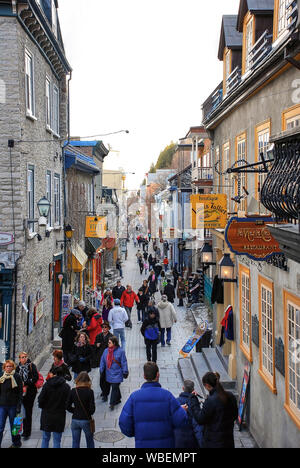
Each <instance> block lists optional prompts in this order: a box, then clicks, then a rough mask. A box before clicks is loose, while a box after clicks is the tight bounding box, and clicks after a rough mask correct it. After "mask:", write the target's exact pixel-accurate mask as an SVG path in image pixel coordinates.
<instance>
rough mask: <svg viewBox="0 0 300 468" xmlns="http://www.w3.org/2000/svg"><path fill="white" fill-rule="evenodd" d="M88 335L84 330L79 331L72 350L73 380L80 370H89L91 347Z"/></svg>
mask: <svg viewBox="0 0 300 468" xmlns="http://www.w3.org/2000/svg"><path fill="white" fill-rule="evenodd" d="M89 342H90V341H89V337H88V336H87V334H86V333H84V332H79V333H78V335H77V337H76V340H75V344H74V347H73V351H72V371H73V372H74V380H75V379H76V378H77V376H78V374H80V372H83V371H84V372H91V369H92V368H91V359H92V347H91V346H90V344H89Z"/></svg>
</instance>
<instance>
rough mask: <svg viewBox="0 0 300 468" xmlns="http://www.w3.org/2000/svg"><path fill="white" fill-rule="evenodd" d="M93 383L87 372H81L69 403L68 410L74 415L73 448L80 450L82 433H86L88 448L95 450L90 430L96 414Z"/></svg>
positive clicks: (72, 427)
mask: <svg viewBox="0 0 300 468" xmlns="http://www.w3.org/2000/svg"><path fill="white" fill-rule="evenodd" d="M91 386H92V381H91V379H90V377H89V375H88V373H87V372H81V373H80V374H79V375H78V377H77V379H76V388H73V389H72V390H71V392H70V394H69V398H68V401H67V410H68V411H69V412H70V413H72V415H73V416H72V424H71V430H72V439H73V440H72V448H80V438H81V431H83V432H84V433H85V438H86V447H87V448H95V443H94V437H93V434H92V432H91V429H90V423H89V421H90V419H91V418H92V415H93V414H94V413H95V410H96V405H95V396H94V392H93V390H92V389H91Z"/></svg>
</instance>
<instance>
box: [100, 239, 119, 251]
mask: <svg viewBox="0 0 300 468" xmlns="http://www.w3.org/2000/svg"><path fill="white" fill-rule="evenodd" d="M115 246H116V239H115V238H114V237H107V238H105V239H103V241H102V244H101V249H107V250H110V249H113V248H114V247H115Z"/></svg>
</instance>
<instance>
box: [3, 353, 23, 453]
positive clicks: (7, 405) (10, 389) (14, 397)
mask: <svg viewBox="0 0 300 468" xmlns="http://www.w3.org/2000/svg"><path fill="white" fill-rule="evenodd" d="M2 371H3V374H2V375H1V377H0V447H1V443H2V438H3V432H4V430H5V424H6V419H7V418H9V423H10V428H11V431H12V428H13V423H14V418H15V417H16V415H17V414H19V413H20V411H21V403H22V394H23V382H22V379H21V377H20V375H19V374H17V373H16V364H15V363H14V362H13V361H11V360H10V359H8V360H6V361H5V362H4V363H3V365H2ZM11 439H12V445H11V448H19V447H21V446H22V443H21V436H20V435H12V432H11Z"/></svg>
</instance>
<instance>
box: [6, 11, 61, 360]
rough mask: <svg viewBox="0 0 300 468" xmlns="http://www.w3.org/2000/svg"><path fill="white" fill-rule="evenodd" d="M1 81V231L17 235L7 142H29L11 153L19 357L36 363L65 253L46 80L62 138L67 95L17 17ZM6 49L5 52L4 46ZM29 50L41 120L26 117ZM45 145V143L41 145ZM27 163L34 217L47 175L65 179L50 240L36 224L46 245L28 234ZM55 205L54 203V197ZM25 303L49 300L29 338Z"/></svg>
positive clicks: (11, 21) (11, 23)
mask: <svg viewBox="0 0 300 468" xmlns="http://www.w3.org/2000/svg"><path fill="white" fill-rule="evenodd" d="M0 43H1V48H0V79H3V80H4V82H5V83H6V88H7V89H6V95H7V98H6V103H5V104H4V105H3V104H0V144H1V146H0V164H1V173H0V176H1V185H0V223H1V224H0V228H1V230H3V231H5V232H12V207H11V203H10V202H11V183H10V168H9V153H8V150H7V139H8V138H13V139H15V140H20V139H22V140H24V141H30V142H31V143H29V142H28V143H25V142H22V143H19V142H16V144H15V148H14V149H13V151H12V158H13V181H14V210H15V224H16V242H15V246H13V245H11V246H8V247H7V249H12V248H13V247H15V249H16V251H17V252H18V253H19V254H20V259H19V261H18V277H17V315H16V323H15V324H13V326H12V330H13V328H14V327H16V353H18V352H19V351H20V350H26V351H28V352H29V353H30V356H31V357H32V358H33V359H34V358H36V357H37V356H38V354H39V353H40V352H41V351H42V350H43V348H45V346H47V345H48V344H49V342H50V340H51V339H52V307H53V304H52V300H53V299H52V297H53V294H52V289H53V282H52V281H49V264H50V263H51V262H52V261H53V255H54V254H56V253H59V252H60V245H59V246H58V247H57V246H56V240H58V239H62V238H63V229H62V227H63V220H64V218H63V216H64V212H63V203H64V201H63V190H62V188H63V166H62V158H61V155H62V142H60V141H59V140H58V139H57V138H56V137H54V136H53V135H52V134H51V133H49V132H48V131H47V130H46V91H45V90H46V76H47V77H48V78H50V80H51V81H52V82H53V83H54V84H56V85H57V86H58V87H59V89H60V102H61V108H60V133H61V135H60V136H61V137H62V138H65V137H66V122H67V106H66V103H67V95H66V82H65V81H63V82H59V81H58V80H57V78H56V76H55V75H54V73H53V72H52V69H51V67H50V66H49V64H48V62H47V61H46V60H45V58H44V56H43V55H42V54H41V52H40V51H39V49H38V47H37V46H36V45H35V43H34V42H33V41H32V40H31V39H30V38H29V36H27V34H26V33H25V31H24V30H23V29H22V28H21V26H20V25H19V23H18V22H17V21H16V19H15V18H0ZM2 45H4V47H3V46H2ZM25 47H27V48H28V50H29V51H30V52H31V53H32V54H33V56H34V80H35V107H36V113H35V114H36V115H35V117H36V119H29V118H27V117H26V105H25V74H24V72H25V70H24V68H25ZM42 141H44V142H43V143H42ZM28 164H30V165H33V166H34V169H35V193H34V205H35V206H34V209H35V213H34V215H35V218H38V217H39V214H38V208H37V205H36V204H37V202H38V201H39V200H40V199H41V198H42V197H43V196H45V195H46V172H47V170H48V171H51V174H52V196H53V176H54V174H59V176H60V180H61V223H60V226H57V228H56V229H55V230H53V231H52V232H51V234H50V237H49V238H46V237H45V227H42V226H41V227H39V225H38V223H37V224H35V225H34V230H35V231H36V232H38V233H39V234H40V235H41V237H42V241H41V242H39V241H38V239H37V238H36V237H35V238H34V239H31V240H29V239H28V236H27V232H26V230H25V229H24V221H25V220H26V219H27V217H28V216H27V212H28V206H27V168H28ZM52 203H53V198H52ZM23 292H25V296H26V301H27V298H28V296H29V295H33V298H34V301H33V302H34V303H35V302H36V297H37V295H38V294H39V295H40V297H42V298H45V300H44V315H43V317H42V318H41V319H40V320H39V321H38V323H37V324H36V326H34V327H33V331H32V333H31V334H30V335H28V334H27V321H28V316H27V313H26V312H25V310H24V309H23V308H22V293H23Z"/></svg>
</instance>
